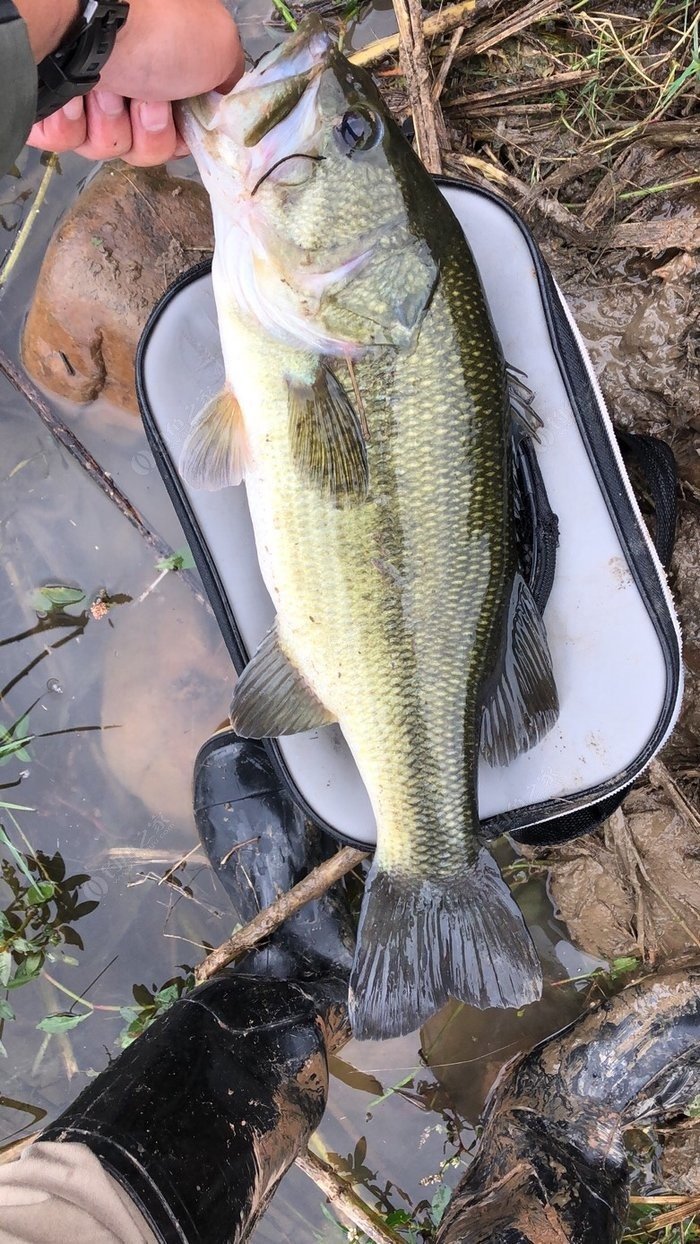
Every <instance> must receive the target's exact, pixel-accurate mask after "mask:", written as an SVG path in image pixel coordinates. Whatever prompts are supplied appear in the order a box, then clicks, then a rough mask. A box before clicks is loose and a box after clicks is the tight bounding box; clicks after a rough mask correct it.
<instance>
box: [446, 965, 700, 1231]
mask: <svg viewBox="0 0 700 1244" xmlns="http://www.w3.org/2000/svg"><path fill="white" fill-rule="evenodd" d="M698 1089H700V971H699V970H698V968H697V966H693V967H690V968H688V967H686V968H685V969H684V970H682V971H675V972H666V973H661V974H655V975H652V976H647V977H645V978H643V979H642V980H639V981H636V982H634V983H633V984H631V985H629V986H628V987H627V988H626V989H623V990H622V991H621V992H620V993H619V994H617V995H616V996H615V997H613V998H609V999H606V1000H605V1001H604V1002H603V1003H602V1004H601V1005H600V1006H598V1007H596V1008H595V1010H591V1011H586V1012H585V1013H584V1015H582V1016H581V1017H580V1018H579V1019H577V1020H576V1021H575V1022H574V1023H573V1024H571V1025H568V1026H567V1027H566V1028H565V1029H563V1030H562V1031H560V1032H557V1033H555V1034H554V1036H552V1037H548V1038H547V1039H546V1040H545V1041H543V1042H541V1043H540V1044H539V1045H536V1046H535V1048H534V1049H533V1050H531V1051H529V1053H527V1054H524V1055H519V1056H517V1057H516V1058H515V1059H512V1060H511V1061H510V1063H509V1064H507V1065H506V1066H505V1067H504V1068H503V1069H502V1070H501V1073H500V1074H499V1077H498V1079H497V1081H496V1083H495V1084H494V1086H493V1088H492V1090H491V1094H490V1096H489V1099H488V1101H487V1104H486V1109H485V1111H484V1117H483V1120H482V1123H483V1131H482V1134H481V1138H480V1141H479V1148H478V1150H477V1152H476V1153H475V1155H474V1158H473V1161H472V1163H471V1165H470V1167H469V1170H468V1171H467V1173H466V1175H465V1176H464V1178H463V1179H462V1180H461V1181H460V1183H459V1184H458V1185H457V1187H456V1188H455V1191H454V1193H453V1194H452V1198H451V1200H450V1202H449V1204H448V1206H447V1209H446V1211H445V1214H444V1217H443V1218H442V1220H441V1222H440V1227H439V1229H438V1232H437V1235H436V1237H435V1244H619V1241H620V1240H621V1239H622V1237H623V1235H624V1233H625V1223H626V1221H627V1215H628V1212H629V1205H630V1191H631V1188H630V1184H631V1169H630V1163H629V1159H628V1156H627V1152H626V1149H625V1143H624V1131H625V1129H627V1128H630V1127H639V1128H648V1127H650V1126H652V1125H654V1124H656V1123H660V1122H662V1121H664V1120H666V1119H669V1118H672V1117H673V1116H674V1115H679V1114H682V1113H683V1112H684V1110H685V1109H686V1108H687V1107H688V1106H689V1105H690V1104H691V1103H692V1102H693V1101H694V1100H695V1099H696V1098H697V1093H698Z"/></svg>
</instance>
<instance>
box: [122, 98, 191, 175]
mask: <svg viewBox="0 0 700 1244" xmlns="http://www.w3.org/2000/svg"><path fill="white" fill-rule="evenodd" d="M131 136H132V139H131V149H130V151H129V153H128V155H126V156H125V157H124V159H125V160H126V162H127V164H134V165H137V166H140V167H146V166H147V165H150V164H164V163H165V161H166V160H170V159H172V157H173V155H174V154H175V150H176V147H177V143H178V135H177V131H176V129H175V122H174V120H173V110H172V108H171V106H170V104H166V103H163V102H160V101H158V102H153V101H149V100H139V99H132V101H131Z"/></svg>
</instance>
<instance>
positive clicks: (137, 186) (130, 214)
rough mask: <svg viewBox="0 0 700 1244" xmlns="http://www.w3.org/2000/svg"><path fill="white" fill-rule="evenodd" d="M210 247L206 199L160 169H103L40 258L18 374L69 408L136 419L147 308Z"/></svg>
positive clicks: (122, 166) (193, 187)
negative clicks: (93, 408) (96, 404)
mask: <svg viewBox="0 0 700 1244" xmlns="http://www.w3.org/2000/svg"><path fill="white" fill-rule="evenodd" d="M211 248H212V225H211V214H210V211H209V200H208V197H207V195H206V192H205V191H204V190H203V189H202V187H201V186H200V185H198V183H196V182H194V181H188V180H187V179H185V178H180V177H171V176H170V175H169V174H168V172H167V171H166V169H164V168H156V169H138V168H131V167H129V166H128V165H126V164H121V163H114V164H105V165H103V166H102V167H101V168H100V169H99V171H98V172H97V173H96V174H95V176H94V177H93V178H92V180H91V181H90V182H89V183H88V185H87V186H86V188H85V190H84V191H83V193H82V194H81V195H80V197H79V198H78V200H77V201H76V203H75V204H74V205H73V207H72V208H71V210H70V211H69V212H68V213H67V215H66V216H65V217H64V219H63V221H62V222H61V224H60V226H59V228H58V230H57V231H56V233H55V235H54V237H53V239H52V241H51V244H50V246H49V248H48V250H47V252H46V257H45V259H44V262H43V264H42V267H41V271H40V273H39V279H38V282H37V287H36V292H35V294H34V299H33V302H32V305H31V308H30V311H29V315H28V317H27V322H26V326H25V330H24V336H23V340H22V359H23V362H24V366H25V367H26V369H27V371H28V372H29V374H30V376H32V377H33V379H35V380H36V381H37V382H38V383H39V384H40V385H42V386H43V387H44V388H45V389H48V390H49V391H50V392H51V393H55V394H56V395H57V396H58V397H65V398H69V399H70V400H71V401H73V402H81V403H84V402H92V401H94V400H95V398H96V397H98V396H101V397H104V398H106V399H107V401H109V402H111V403H113V404H115V405H117V406H121V407H124V408H126V409H128V410H130V411H133V412H134V413H137V411H138V406H137V402H136V391H135V386H134V356H135V353H136V346H137V344H138V340H139V337H140V335H141V331H142V329H143V327H144V325H145V323H146V320H147V319H148V316H149V314H150V312H151V310H152V309H153V306H154V304H155V303H156V302H157V300H158V299H159V298H160V297H161V295H162V294H163V293H164V292H165V290H166V289H167V287H168V286H169V285H170V284H171V282H172V281H173V280H174V279H175V278H176V277H177V276H178V275H179V274H180V273H181V272H183V271H185V270H186V269H187V268H190V267H192V266H193V265H194V264H195V263H196V262H197V261H198V260H200V259H202V258H204V257H205V256H206V255H207V254H208V253H209V252H210V251H211Z"/></svg>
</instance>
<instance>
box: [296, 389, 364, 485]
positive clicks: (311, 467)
mask: <svg viewBox="0 0 700 1244" xmlns="http://www.w3.org/2000/svg"><path fill="white" fill-rule="evenodd" d="M287 384H288V404H289V423H290V435H291V444H292V456H293V458H294V462H295V464H296V466H297V468H298V470H299V471H300V472H301V474H302V475H303V476H305V478H306V479H308V480H309V481H310V482H311V483H313V484H316V485H317V486H318V487H319V488H320V489H321V491H322V492H325V493H328V494H329V495H330V496H331V497H335V498H337V499H355V500H363V499H364V498H365V497H366V496H367V489H368V486H369V468H368V464H367V447H366V445H365V439H364V436H363V434H362V425H361V423H360V418H359V416H358V414H357V412H356V410H355V408H354V406H353V404H352V402H351V401H350V398H349V397H348V394H347V393H346V392H345V390H344V388H343V386H342V385H341V383H340V381H339V380H338V379H337V377H336V376H334V374H333V372H332V371H330V369H329V368H328V367H325V366H321V367H320V368H319V370H318V372H317V374H316V377H315V379H314V381H313V383H312V384H307V383H305V382H304V381H302V380H298V379H289V380H288V382H287Z"/></svg>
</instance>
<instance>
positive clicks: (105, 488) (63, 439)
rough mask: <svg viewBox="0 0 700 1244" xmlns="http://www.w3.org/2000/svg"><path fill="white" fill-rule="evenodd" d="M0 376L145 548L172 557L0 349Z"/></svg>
mask: <svg viewBox="0 0 700 1244" xmlns="http://www.w3.org/2000/svg"><path fill="white" fill-rule="evenodd" d="M0 372H2V373H3V374H4V375H5V376H7V379H8V380H9V382H10V384H11V385H12V386H13V387H14V388H15V389H16V390H17V392H18V393H21V395H22V397H23V398H24V399H25V400H26V401H27V402H28V403H29V405H30V406H31V408H32V410H33V411H35V413H36V414H37V415H38V416H39V418H40V419H41V420H42V422H43V423H45V424H46V427H47V428H48V429H49V432H50V433H51V435H52V436H53V437H54V439H55V440H57V441H58V443H59V445H62V446H63V448H64V449H66V450H67V451H68V453H69V454H70V456H71V458H75V461H76V462H77V463H78V465H79V466H81V467H82V468H83V470H84V471H86V472H87V474H88V475H90V476H92V478H93V479H94V481H95V483H96V484H97V485H98V487H99V488H101V489H102V492H103V493H105V495H106V496H107V497H109V499H110V501H111V502H112V504H113V505H116V507H117V509H118V510H119V512H120V513H121V514H123V515H124V517H125V518H126V519H128V521H129V522H130V523H131V526H132V527H135V528H136V530H137V531H138V533H139V535H140V536H143V539H144V540H145V541H146V544H148V545H150V547H151V548H152V549H154V550H155V552H156V553H157V554H158V556H159V557H160V558H163V559H166V560H167V559H169V558H171V557H173V549H171V548H170V547H169V546H168V545H167V544H165V542H164V541H163V540H161V538H160V536H158V535H156V533H155V531H152V530H151V528H150V527H149V526H148V524H147V523H146V522H145V520H144V518H143V517H142V516H141V514H139V511H138V510H137V509H136V508H135V507H134V506H133V505H132V504H131V502H130V500H129V498H128V497H127V496H126V494H125V493H123V492H122V490H121V488H119V486H118V485H117V484H115V482H114V480H113V479H112V478H111V476H109V475H107V473H106V472H105V471H103V469H102V467H101V466H100V464H99V462H98V461H97V459H96V458H93V456H92V454H91V453H90V451H89V449H86V448H85V446H84V445H83V443H82V441H80V440H78V437H77V436H76V435H75V433H74V432H72V431H71V429H70V428H69V427H68V426H67V425H66V424H65V423H64V422H63V420H62V419H59V417H58V415H56V414H55V413H54V411H52V410H51V408H50V406H48V405H47V403H46V402H45V401H44V399H43V397H42V396H41V394H40V392H39V390H38V389H36V388H35V387H34V385H33V384H32V382H31V380H29V379H28V377H27V376H25V375H23V373H22V372H21V371H20V370H19V368H18V367H16V366H15V364H14V363H13V362H12V360H11V359H10V358H8V356H7V354H5V351H4V350H3V349H1V348H0ZM178 573H179V575H180V578H181V579H184V580H185V582H186V583H187V585H188V587H190V588H191V589H192V591H193V592H194V595H195V596H196V598H197V600H198V601H200V603H201V604H203V605H206V607H207V608H209V604H208V601H207V600H205V598H204V596H203V595H202V592H201V589H200V586H199V582H198V580H197V578H196V577H195V576H194V575H193V574H192V573H191V571H188V570H180V571H178Z"/></svg>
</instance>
